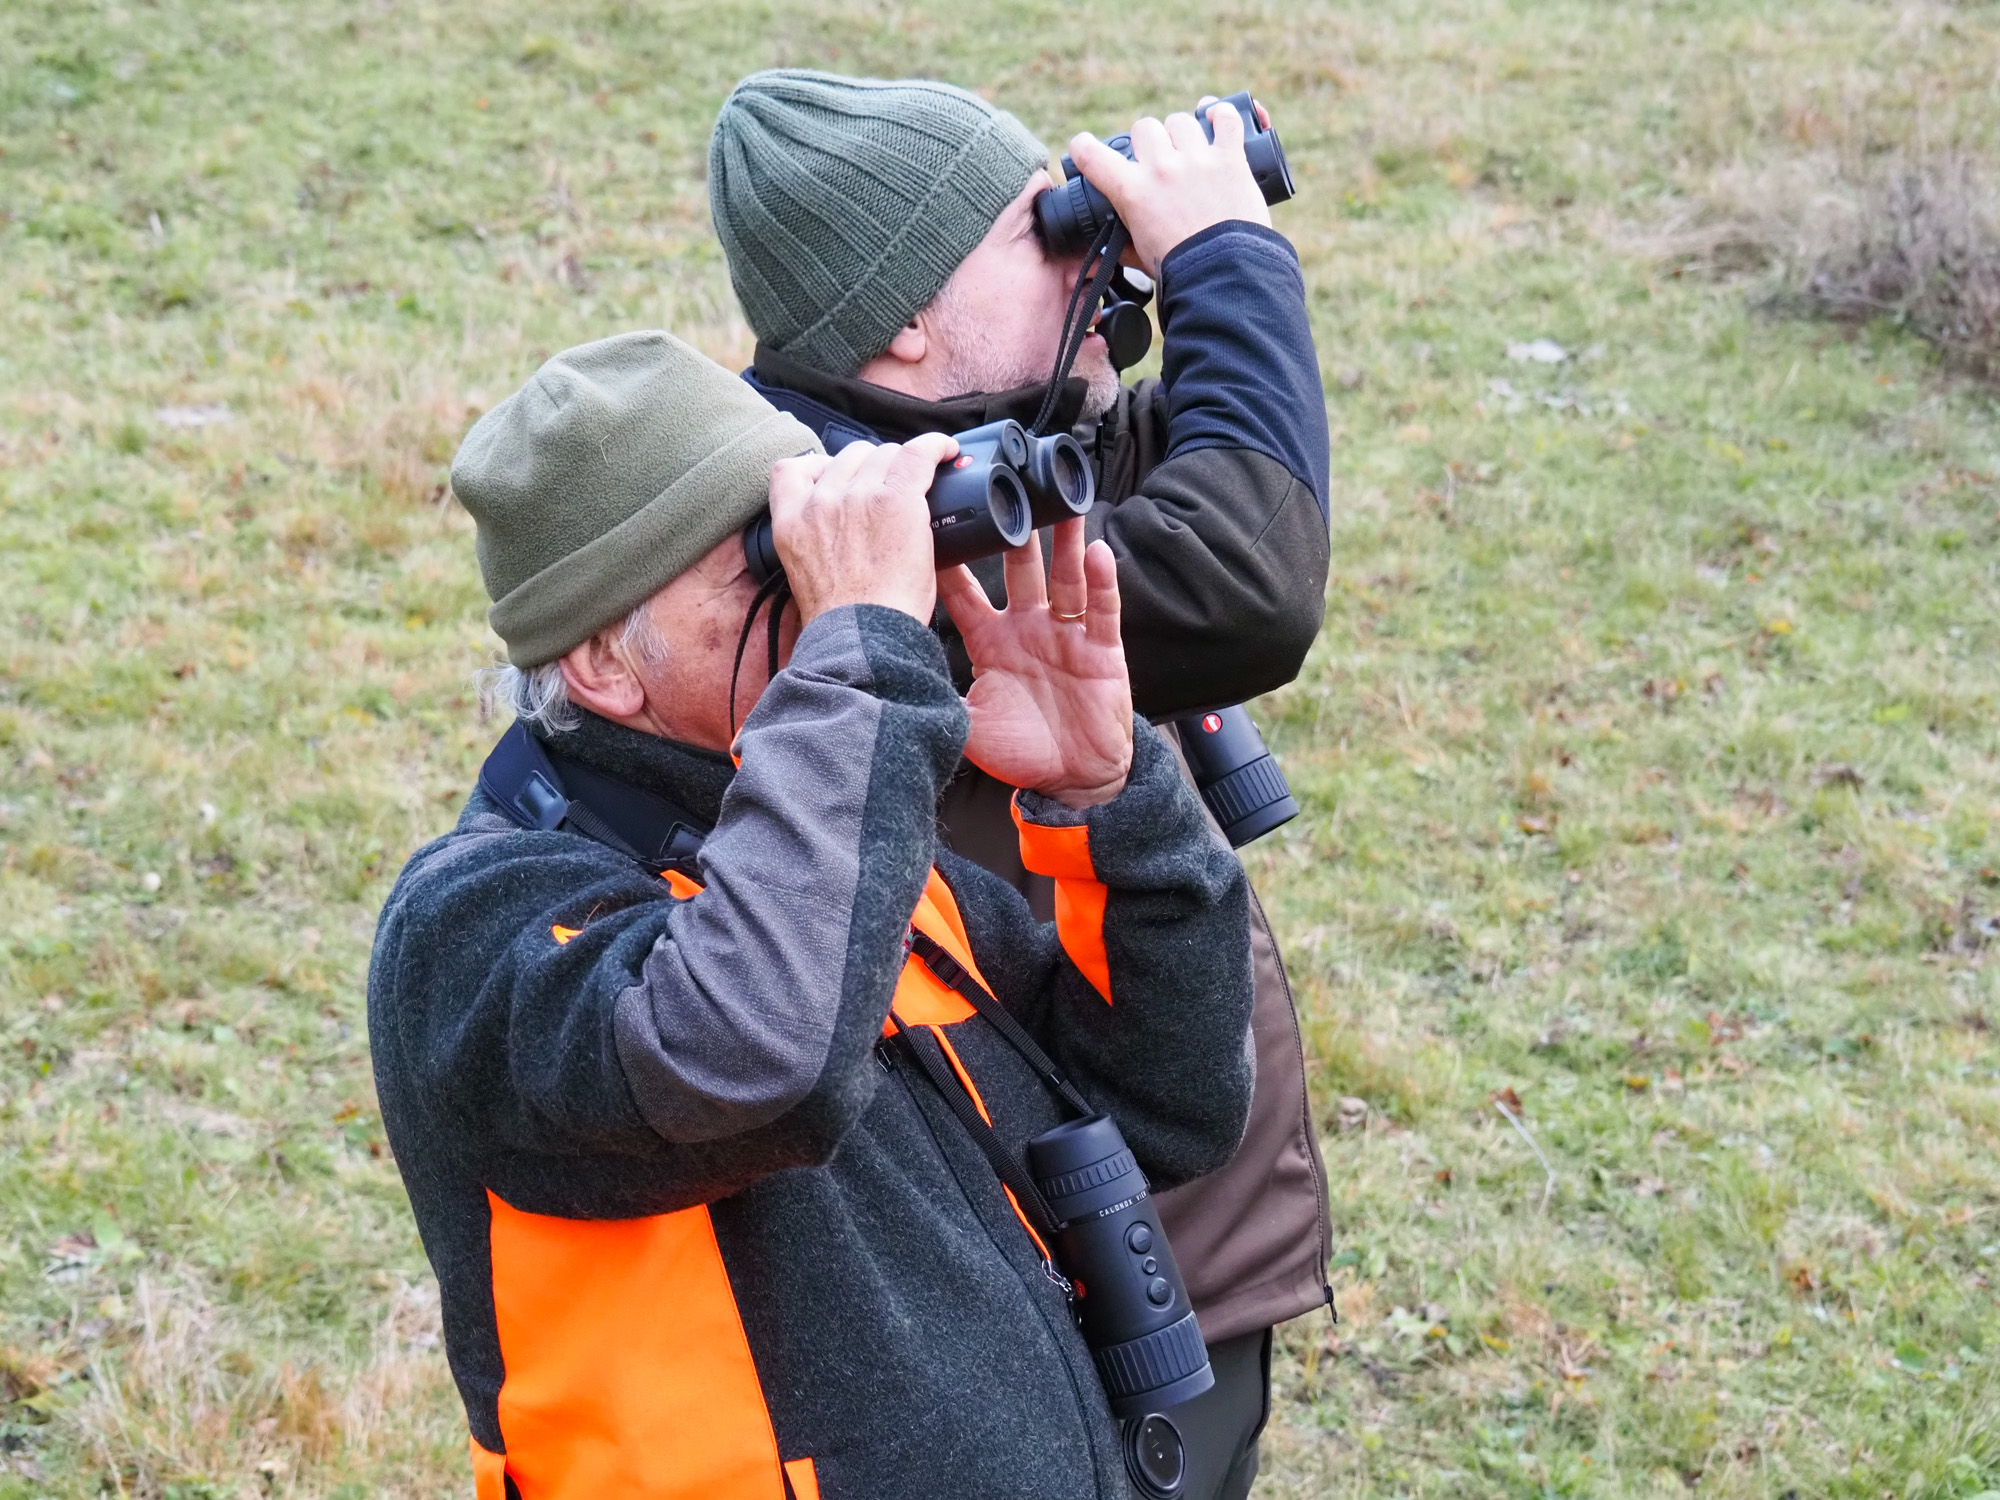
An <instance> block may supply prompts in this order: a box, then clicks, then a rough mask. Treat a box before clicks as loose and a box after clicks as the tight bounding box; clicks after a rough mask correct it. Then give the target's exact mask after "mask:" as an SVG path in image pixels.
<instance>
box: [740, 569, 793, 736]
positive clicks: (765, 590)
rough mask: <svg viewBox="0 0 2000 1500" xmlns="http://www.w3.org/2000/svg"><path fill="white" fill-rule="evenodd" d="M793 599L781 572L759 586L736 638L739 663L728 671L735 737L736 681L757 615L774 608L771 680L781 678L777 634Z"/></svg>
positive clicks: (772, 613)
mask: <svg viewBox="0 0 2000 1500" xmlns="http://www.w3.org/2000/svg"><path fill="white" fill-rule="evenodd" d="M791 597H792V585H791V580H789V579H788V578H786V577H785V574H784V571H783V570H782V569H780V570H779V571H778V572H776V573H773V574H772V575H771V576H770V577H769V578H766V579H765V580H764V581H763V582H762V583H760V584H759V585H757V594H756V597H755V598H753V599H752V600H751V601H750V613H749V614H747V615H745V616H744V617H743V634H741V635H740V636H738V637H737V638H736V661H735V664H734V665H733V666H731V667H730V669H729V732H730V734H731V735H732V736H733V735H734V734H735V733H736V679H737V678H738V677H740V676H741V675H742V673H743V652H744V649H745V648H746V647H747V646H749V644H750V631H751V628H752V627H753V626H755V625H756V623H757V611H758V610H760V609H762V608H763V607H764V606H765V605H766V604H769V605H770V606H771V635H770V668H769V671H768V674H767V680H768V678H769V677H776V676H777V675H778V631H779V629H780V628H781V627H782V624H783V621H784V614H785V605H786V603H787V602H788V601H789V600H790V599H791Z"/></svg>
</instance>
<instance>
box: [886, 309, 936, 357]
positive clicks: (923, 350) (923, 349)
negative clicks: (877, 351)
mask: <svg viewBox="0 0 2000 1500" xmlns="http://www.w3.org/2000/svg"><path fill="white" fill-rule="evenodd" d="M923 316H924V315H923V314H922V313H918V314H917V315H916V317H914V318H912V319H910V321H909V322H907V323H905V324H904V325H903V326H902V327H901V328H899V329H897V330H896V336H895V337H894V338H892V339H890V340H889V347H888V348H887V349H884V350H883V351H882V352H883V353H884V354H886V355H888V356H889V357H890V358H891V359H894V360H898V361H900V362H902V363H903V364H906V365H920V364H922V363H923V362H924V357H925V356H926V355H927V354H929V353H930V351H931V340H930V335H929V334H928V333H926V332H925V331H924V324H923Z"/></svg>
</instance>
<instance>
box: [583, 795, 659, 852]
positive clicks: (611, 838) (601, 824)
mask: <svg viewBox="0 0 2000 1500" xmlns="http://www.w3.org/2000/svg"><path fill="white" fill-rule="evenodd" d="M563 822H565V823H572V824H574V825H575V826H576V830H577V832H579V833H581V834H584V835H586V836H587V837H589V838H594V839H596V840H597V842H598V843H600V844H609V845H610V846H611V847H612V848H614V849H616V850H617V851H618V852H619V853H620V854H629V855H631V856H632V858H634V859H636V860H638V861H640V862H641V863H642V864H643V863H649V861H647V859H646V856H645V855H643V854H641V853H640V852H639V851H638V850H637V849H634V848H633V847H632V846H631V845H630V844H628V843H626V842H625V840H623V839H622V838H620V837H619V836H618V834H617V833H616V831H614V830H613V828H612V827H611V825H610V824H609V823H607V822H605V821H604V819H602V818H600V817H598V815H597V814H596V813H594V812H592V811H591V810H590V809H589V808H588V807H586V806H585V805H584V804H583V803H582V802H581V801H580V800H579V799H577V798H575V797H572V798H570V803H569V811H568V812H567V813H566V814H564V815H563Z"/></svg>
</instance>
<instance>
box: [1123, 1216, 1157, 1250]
mask: <svg viewBox="0 0 2000 1500" xmlns="http://www.w3.org/2000/svg"><path fill="white" fill-rule="evenodd" d="M1125 1243H1126V1244H1127V1245H1129V1246H1131V1248H1132V1253H1133V1254H1134V1255H1144V1254H1145V1253H1146V1252H1147V1251H1148V1250H1150V1249H1152V1248H1153V1230H1152V1227H1151V1226H1150V1225H1147V1224H1134V1225H1133V1226H1132V1227H1131V1228H1130V1229H1128V1230H1126V1231H1125Z"/></svg>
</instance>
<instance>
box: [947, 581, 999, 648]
mask: <svg viewBox="0 0 2000 1500" xmlns="http://www.w3.org/2000/svg"><path fill="white" fill-rule="evenodd" d="M937 585H938V602H939V603H940V604H942V605H943V606H944V609H945V613H946V614H948V615H950V616H951V622H952V624H954V625H956V626H957V627H958V633H959V634H960V635H961V636H964V637H967V638H968V639H970V638H971V637H972V636H974V635H976V634H977V633H978V632H979V631H980V630H981V629H983V628H984V627H985V626H987V625H988V624H990V623H991V622H992V621H994V620H997V619H999V618H1000V611H999V610H997V609H995V608H994V607H993V601H992V600H991V599H989V598H987V597H986V590H985V588H984V587H983V586H982V585H981V584H980V582H979V580H978V579H977V578H976V577H974V576H973V572H972V569H970V568H968V567H967V566H966V565H965V564H964V563H960V564H959V565H958V566H957V567H955V568H940V569H939V570H938V576H937Z"/></svg>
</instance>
